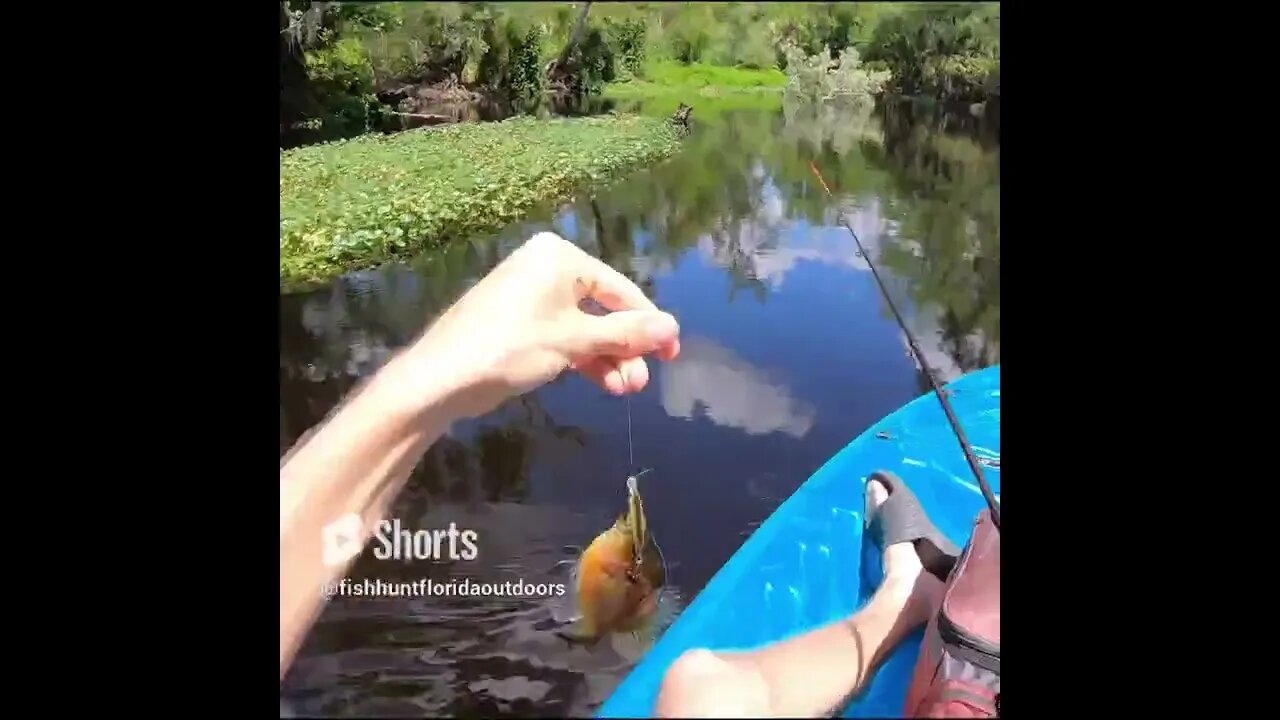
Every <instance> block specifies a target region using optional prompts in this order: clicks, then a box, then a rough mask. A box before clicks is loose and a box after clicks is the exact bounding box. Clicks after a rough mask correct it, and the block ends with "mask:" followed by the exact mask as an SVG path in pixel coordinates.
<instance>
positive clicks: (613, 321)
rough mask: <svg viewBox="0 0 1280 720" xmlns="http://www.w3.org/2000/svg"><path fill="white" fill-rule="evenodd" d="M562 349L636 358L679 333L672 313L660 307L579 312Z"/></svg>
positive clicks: (669, 340)
mask: <svg viewBox="0 0 1280 720" xmlns="http://www.w3.org/2000/svg"><path fill="white" fill-rule="evenodd" d="M567 331H568V332H567V337H565V338H564V340H563V348H562V349H563V350H565V351H567V352H568V353H569V354H571V355H574V356H590V357H594V356H597V355H610V356H613V357H635V356H638V355H642V354H644V353H648V352H653V351H654V350H657V349H658V348H660V347H663V346H664V345H669V344H670V343H671V342H673V341H674V340H675V339H676V338H677V337H679V335H680V325H679V323H677V322H676V319H675V318H674V317H672V316H671V315H669V314H667V313H664V312H661V311H657V310H619V311H617V312H613V313H609V314H608V315H588V314H586V313H583V314H581V315H579V316H578V317H577V318H576V319H575V320H574V322H572V323H570V324H569V327H568V328H567Z"/></svg>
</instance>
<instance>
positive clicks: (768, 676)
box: [657, 480, 943, 717]
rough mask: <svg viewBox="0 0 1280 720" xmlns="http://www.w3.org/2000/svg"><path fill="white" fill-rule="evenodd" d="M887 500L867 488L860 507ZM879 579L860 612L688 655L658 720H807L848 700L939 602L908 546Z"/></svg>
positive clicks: (669, 683) (665, 692)
mask: <svg viewBox="0 0 1280 720" xmlns="http://www.w3.org/2000/svg"><path fill="white" fill-rule="evenodd" d="M887 498H888V491H887V489H886V488H885V487H884V486H883V485H881V484H880V483H879V482H877V481H874V480H873V481H870V482H868V483H867V503H868V505H869V506H871V507H879V506H880V504H881V503H883V502H884V501H885V500H886V499H887ZM884 568H885V578H884V582H883V584H882V585H881V586H880V588H879V589H878V590H877V591H876V594H875V595H874V596H872V598H871V601H870V602H868V603H867V605H866V607H864V608H862V609H861V610H859V611H858V612H856V613H854V614H853V615H851V616H849V617H847V618H844V619H842V620H837V621H835V622H833V623H831V624H829V625H826V626H824V627H820V628H818V629H816V630H812V631H810V632H808V633H805V634H803V635H798V636H796V637H793V638H789V639H787V640H783V641H781V642H778V643H775V644H772V645H766V646H764V647H761V648H757V649H755V650H750V651H743V652H711V651H709V650H691V651H689V652H686V653H685V654H683V655H681V656H680V657H679V658H677V659H676V661H675V662H674V663H672V665H671V668H670V669H669V670H668V671H667V675H666V677H665V678H664V679H663V683H662V689H661V691H660V692H659V695H658V705H657V714H658V715H659V716H660V717H778V716H781V717H815V716H821V715H828V714H830V713H832V712H834V711H836V710H838V709H839V708H840V706H842V705H843V704H844V703H845V702H846V700H847V699H848V698H849V697H851V696H852V695H854V694H856V693H857V692H858V691H859V690H860V689H861V687H862V685H863V684H864V683H865V682H866V679H867V677H868V676H869V675H870V674H871V672H872V671H873V670H874V669H875V668H876V667H877V666H878V665H879V664H880V663H881V662H883V661H884V659H885V657H886V656H887V655H888V654H889V652H890V651H892V650H893V649H894V647H895V646H897V644H898V643H899V642H901V641H902V639H903V638H904V637H906V635H907V634H909V633H910V632H911V631H912V630H913V629H915V628H917V627H919V626H920V625H923V624H924V623H925V622H927V620H928V618H929V617H930V615H931V614H932V613H933V612H934V611H935V610H936V608H937V606H938V603H939V602H940V601H941V597H942V590H943V584H942V581H940V580H938V579H937V578H936V577H934V576H933V575H930V574H929V573H926V572H924V571H923V568H922V567H921V564H920V557H919V556H918V555H917V554H916V551H915V548H914V547H913V546H912V544H911V543H909V542H904V543H898V544H896V545H891V546H889V547H888V548H886V549H885V552H884Z"/></svg>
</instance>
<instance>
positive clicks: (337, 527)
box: [321, 513, 364, 567]
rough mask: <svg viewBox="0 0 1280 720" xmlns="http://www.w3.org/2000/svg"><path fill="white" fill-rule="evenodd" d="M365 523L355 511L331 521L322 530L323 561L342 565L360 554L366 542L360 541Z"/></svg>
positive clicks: (329, 564) (330, 565)
mask: <svg viewBox="0 0 1280 720" xmlns="http://www.w3.org/2000/svg"><path fill="white" fill-rule="evenodd" d="M363 530H364V524H363V523H361V522H360V516H359V515H356V514H355V513H351V514H349V515H343V516H342V517H340V518H338V519H337V520H335V521H333V522H331V523H329V524H328V525H326V526H325V527H324V530H322V531H321V534H322V536H323V549H322V551H321V552H322V554H323V561H324V564H325V565H327V566H329V567H335V566H337V565H342V564H343V563H345V562H347V561H348V560H350V559H351V558H353V557H355V556H357V555H359V554H360V550H361V548H362V547H363V546H364V543H362V542H360V538H361V536H362V535H363Z"/></svg>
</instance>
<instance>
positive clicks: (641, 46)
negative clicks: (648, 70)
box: [605, 18, 648, 79]
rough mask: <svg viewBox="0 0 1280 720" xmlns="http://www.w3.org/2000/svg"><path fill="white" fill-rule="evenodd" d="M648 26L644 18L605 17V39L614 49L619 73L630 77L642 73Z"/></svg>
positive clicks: (624, 76) (623, 77) (625, 77)
mask: <svg viewBox="0 0 1280 720" xmlns="http://www.w3.org/2000/svg"><path fill="white" fill-rule="evenodd" d="M647 34H648V28H647V26H646V24H645V21H644V20H643V19H639V18H627V19H624V20H615V19H613V18H606V19H605V40H606V43H607V44H608V45H609V47H610V48H612V50H613V55H614V58H615V63H616V65H617V71H618V75H619V77H620V78H622V79H629V78H630V77H634V76H636V75H639V74H640V69H641V68H642V67H643V66H644V59H645V36H646V35H647Z"/></svg>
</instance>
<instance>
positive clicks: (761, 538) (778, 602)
mask: <svg viewBox="0 0 1280 720" xmlns="http://www.w3.org/2000/svg"><path fill="white" fill-rule="evenodd" d="M946 389H947V390H948V391H950V393H951V394H950V395H949V401H950V403H951V406H952V410H953V411H954V412H955V415H956V418H957V419H958V420H959V422H960V426H961V427H962V428H963V430H964V432H965V435H966V437H967V439H968V440H969V444H970V446H971V447H972V448H973V450H974V453H975V454H976V455H977V456H978V457H979V459H980V461H981V462H982V463H983V474H984V476H985V477H986V479H987V482H988V483H989V484H990V486H991V490H992V492H993V493H995V494H996V497H997V498H999V492H1000V469H999V457H1000V367H999V366H998V365H996V366H993V367H989V368H986V369H983V370H979V371H977V372H973V373H970V374H968V375H965V376H964V377H961V378H959V379H958V380H956V381H954V382H952V383H950V384H949V385H947V386H946ZM881 469H883V470H891V471H893V472H895V473H897V474H898V476H899V477H901V478H902V479H903V480H904V481H906V483H907V484H908V485H909V486H910V487H911V489H912V491H913V492H914V493H915V494H916V496H917V497H918V498H919V500H920V502H921V504H922V505H923V506H924V509H925V511H926V512H927V513H928V514H929V516H930V518H931V519H932V520H933V522H934V524H935V525H937V527H938V529H939V530H940V531H941V532H942V533H943V534H945V535H946V536H947V537H948V538H950V539H951V540H952V541H953V542H955V543H956V545H957V546H960V547H962V546H963V545H964V544H965V542H966V541H967V540H968V536H969V533H970V531H971V529H972V524H973V520H974V517H975V516H976V515H977V513H978V512H979V511H980V510H982V509H983V508H984V507H986V502H985V500H984V499H983V497H982V493H981V490H980V489H979V487H978V484H977V481H976V479H975V478H974V477H973V473H972V471H971V470H970V469H969V465H968V462H967V461H966V459H965V457H964V453H963V451H962V450H961V448H960V443H959V441H958V440H957V439H956V436H955V434H954V432H953V431H952V430H951V426H950V424H949V423H948V422H947V419H946V415H945V414H944V412H943V410H942V405H941V403H940V402H939V401H938V398H937V396H936V395H935V394H934V393H932V392H930V393H928V394H925V395H922V396H920V397H918V398H916V399H914V400H912V401H911V402H909V403H907V404H906V405H904V406H902V407H901V408H899V409H898V410H896V411H894V412H893V413H891V414H889V415H887V416H886V417H885V418H884V419H882V420H881V421H880V422H878V423H876V424H875V425H873V426H872V427H870V428H868V429H867V430H866V431H864V432H863V433H862V434H861V435H859V436H858V437H857V438H855V439H854V440H853V441H852V442H850V443H849V444H848V445H847V446H845V447H844V448H843V449H841V450H840V451H839V452H837V453H836V454H835V455H833V456H832V457H831V458H830V459H829V460H828V461H827V462H826V463H825V464H824V465H823V466H822V467H820V468H819V469H818V470H817V471H816V472H815V473H814V474H813V475H812V476H811V477H810V478H809V479H808V480H806V481H805V483H804V484H803V485H801V486H800V488H799V489H797V490H796V492H795V493H793V494H792V495H791V497H790V498H788V499H787V500H786V501H785V502H784V503H782V504H781V505H780V506H779V507H778V509H777V510H775V511H774V512H773V514H772V515H770V517H769V519H768V520H766V521H765V522H764V523H763V524H762V525H761V526H760V527H759V528H758V529H757V530H756V532H755V533H753V534H752V535H751V537H750V538H748V539H747V541H746V542H745V543H743V545H742V546H741V547H740V548H739V549H738V551H737V552H735V553H734V554H733V556H732V557H730V558H729V560H728V562H726V563H725V564H724V566H723V567H721V569H720V570H719V571H718V572H717V573H716V575H715V576H714V577H713V578H712V579H711V581H710V582H709V583H708V584H707V586H706V587H705V588H704V589H703V590H702V591H701V592H700V593H699V594H698V595H697V597H696V598H695V599H694V601H693V602H692V603H691V604H690V605H689V606H688V607H687V608H685V610H684V611H683V612H682V613H681V614H680V617H679V618H677V619H676V621H675V622H674V623H673V624H672V625H671V627H670V628H669V629H668V630H667V631H666V632H665V633H664V634H663V636H662V637H661V638H660V639H659V640H658V642H657V643H656V644H655V645H654V646H653V648H652V649H651V650H650V651H649V652H648V653H647V654H646V655H645V657H644V659H643V660H642V661H641V662H640V663H639V664H638V665H637V666H636V667H635V668H634V669H633V670H632V671H631V673H630V674H629V675H628V676H627V677H626V678H625V679H624V680H623V682H622V683H621V684H620V685H619V686H618V687H617V688H616V689H615V690H614V692H613V693H612V694H611V695H610V697H609V698H608V699H607V700H606V701H605V703H604V704H603V705H602V706H601V708H600V710H599V712H598V717H653V708H654V703H655V701H656V699H657V695H658V689H659V687H660V684H661V681H662V676H663V674H664V673H665V672H666V669H667V667H669V666H670V664H671V663H672V662H673V661H674V660H675V659H676V658H677V657H679V656H680V655H681V654H682V653H684V652H685V651H687V650H690V649H694V648H708V649H711V650H742V649H749V648H753V647H758V646H760V645H762V644H765V643H771V642H776V641H778V640H781V639H784V638H787V637H792V636H794V635H797V634H801V633H804V632H806V631H808V630H812V629H814V628H816V627H819V626H822V625H825V624H827V623H829V622H832V621H834V620H838V619H840V618H843V617H846V616H848V615H849V614H851V613H853V612H854V611H856V610H857V609H858V608H860V607H861V606H862V605H864V604H866V602H867V600H868V599H869V598H870V597H871V595H872V593H874V591H875V589H876V587H878V585H879V582H880V579H881V569H880V559H879V556H878V553H877V552H876V551H875V550H874V549H873V548H871V547H870V544H869V543H863V538H862V531H863V524H864V519H863V492H864V487H865V484H866V478H867V476H868V475H870V474H871V473H872V472H873V471H875V470H881ZM922 631H923V630H922V629H921V630H917V631H916V632H915V633H914V634H913V635H912V636H910V637H908V639H907V641H906V642H904V643H902V644H901V645H900V646H899V647H898V648H896V649H895V650H894V652H893V653H892V655H891V656H890V657H889V658H888V659H887V660H886V662H885V663H884V664H883V665H882V666H881V667H880V669H879V670H878V671H877V672H876V674H875V675H874V676H873V678H872V680H871V682H870V683H868V685H867V687H866V688H864V690H863V692H862V694H861V695H860V696H858V697H856V698H854V699H853V700H852V701H850V703H849V704H848V706H846V707H845V708H844V709H843V711H842V713H841V716H842V717H885V716H898V715H901V714H902V706H903V702H904V699H905V697H906V690H907V685H908V683H909V681H910V679H911V672H912V670H913V667H914V664H915V660H916V655H917V653H918V650H919V640H920V637H921V633H922Z"/></svg>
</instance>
